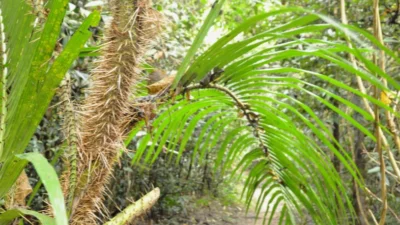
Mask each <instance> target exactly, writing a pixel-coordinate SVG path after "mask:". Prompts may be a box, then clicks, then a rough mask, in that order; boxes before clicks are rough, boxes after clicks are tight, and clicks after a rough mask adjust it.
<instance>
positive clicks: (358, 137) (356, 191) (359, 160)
mask: <svg viewBox="0 0 400 225" xmlns="http://www.w3.org/2000/svg"><path fill="white" fill-rule="evenodd" d="M354 130H355V135H354V138H355V143H354V149H353V160H354V162H355V164H356V165H357V168H358V169H359V171H360V173H361V175H362V176H363V177H365V175H366V172H365V168H366V161H365V159H364V157H363V154H362V152H363V142H364V134H363V133H362V132H361V131H360V130H359V129H357V128H355V129H354ZM352 192H353V206H354V209H355V210H356V214H357V223H356V225H367V223H368V221H366V218H367V217H366V215H365V212H366V211H367V205H366V202H365V197H364V196H363V195H361V194H360V193H361V192H362V190H361V189H360V187H359V186H358V185H357V182H356V181H355V180H354V179H353V190H352Z"/></svg>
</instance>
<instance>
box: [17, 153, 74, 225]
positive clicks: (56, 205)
mask: <svg viewBox="0 0 400 225" xmlns="http://www.w3.org/2000/svg"><path fill="white" fill-rule="evenodd" d="M17 157H18V158H20V159H22V160H26V161H29V162H30V163H32V164H33V166H34V167H35V169H36V172H37V173H38V175H39V177H40V180H41V181H42V183H43V185H44V187H45V188H46V190H47V193H48V194H49V199H50V204H51V208H52V209H53V214H54V217H55V221H56V224H57V225H67V224H68V219H67V212H66V209H65V202H64V195H63V193H62V190H61V185H60V182H59V181H58V177H57V173H56V171H55V170H54V168H53V167H52V166H51V165H50V163H49V162H47V160H46V158H44V157H43V156H42V155H41V154H39V153H25V154H22V155H18V156H17Z"/></svg>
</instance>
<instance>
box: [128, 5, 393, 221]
mask: <svg viewBox="0 0 400 225" xmlns="http://www.w3.org/2000/svg"><path fill="white" fill-rule="evenodd" d="M288 13H301V14H303V16H302V17H298V19H294V20H291V21H290V22H288V23H285V24H282V25H279V26H275V27H268V26H266V27H268V28H267V30H266V31H264V32H262V33H258V34H256V35H254V36H251V37H248V38H242V39H240V38H238V36H239V34H243V33H244V32H246V31H247V30H249V29H251V28H252V27H254V26H256V25H257V24H258V23H262V22H263V21H267V20H268V17H271V16H281V15H287V14H288ZM326 29H332V30H335V31H336V33H337V34H338V35H339V36H341V37H343V38H344V39H346V38H347V37H348V36H349V37H351V40H349V41H350V43H352V45H353V47H352V48H350V47H348V46H347V45H346V43H342V42H332V41H326V40H319V39H318V33H320V32H321V31H323V30H326ZM305 33H307V36H311V37H312V38H301V35H302V34H305ZM299 45H301V48H300V47H299ZM371 45H375V46H376V47H379V48H382V49H383V50H384V51H385V53H386V54H387V55H388V56H390V57H392V58H394V59H395V60H396V61H397V62H399V58H398V57H397V56H396V54H394V53H393V52H391V51H390V50H389V49H387V48H385V47H384V46H382V45H381V44H379V42H377V41H376V40H375V39H374V38H373V37H372V36H371V35H369V34H368V33H366V32H365V31H361V30H360V29H358V28H355V27H352V26H348V25H342V24H339V23H337V22H335V21H334V20H332V19H330V18H327V17H325V16H323V15H320V14H316V13H310V12H307V11H306V10H304V9H298V8H294V9H293V8H287V9H279V10H276V11H272V12H269V13H264V14H260V15H257V16H255V17H253V18H250V19H248V20H247V21H245V22H243V23H242V24H241V25H240V26H238V27H237V28H236V29H235V30H233V31H231V32H230V33H228V34H227V35H225V36H223V37H222V38H221V39H219V40H218V41H217V42H216V43H215V44H214V45H212V46H211V47H210V48H209V49H208V50H207V51H205V52H204V53H203V54H201V55H200V56H199V57H197V58H196V59H195V60H194V61H193V62H192V64H191V66H190V67H189V68H188V69H187V70H186V72H185V73H184V75H183V76H182V77H181V79H180V77H178V78H177V79H180V80H179V85H178V87H180V89H181V90H183V91H184V92H187V91H190V95H191V99H190V100H187V99H185V98H181V99H177V102H175V103H174V104H173V105H172V106H170V107H168V106H167V105H169V103H170V102H168V103H167V104H165V105H164V107H162V108H161V109H160V111H161V113H160V114H159V116H158V117H157V118H156V119H155V120H154V121H153V123H152V128H151V130H148V131H147V134H146V135H145V136H144V137H143V138H142V139H141V140H140V143H139V146H138V148H137V149H136V152H135V156H134V158H133V161H132V162H133V163H137V162H139V160H141V159H143V160H144V161H145V162H148V163H152V162H154V161H155V159H156V158H157V157H158V156H159V155H160V153H161V152H162V151H164V152H166V153H169V154H171V155H175V156H176V160H179V159H180V157H181V156H182V154H183V152H184V151H185V148H186V146H187V144H188V143H190V142H193V143H194V148H193V152H192V154H193V156H192V157H198V158H199V161H200V162H201V160H202V159H204V157H205V155H206V154H205V153H206V152H207V151H212V150H214V151H215V152H216V168H214V169H215V170H216V169H218V168H220V167H222V171H226V170H227V169H228V168H232V166H233V165H234V167H233V168H234V174H242V173H244V172H245V171H248V170H249V172H248V178H247V180H246V183H245V188H244V190H243V196H244V197H245V198H246V202H247V205H248V206H250V204H251V202H252V197H253V195H254V194H255V191H256V190H258V189H261V195H260V196H261V198H260V199H258V201H257V202H256V203H255V206H256V209H257V212H258V213H260V211H261V207H262V205H263V204H262V203H263V202H267V203H268V210H267V212H265V216H267V217H266V220H265V222H267V223H271V221H272V216H273V215H274V214H275V213H276V212H277V211H278V207H279V208H281V209H280V210H279V211H280V213H281V216H280V224H283V223H285V224H296V222H298V220H299V218H305V217H308V216H310V217H311V218H312V220H313V221H314V222H315V223H316V224H332V225H336V224H353V222H354V210H353V206H352V201H351V199H350V197H349V196H348V195H347V194H346V184H345V183H344V181H342V180H341V178H340V176H339V174H338V173H337V171H336V170H335V168H334V167H333V165H332V163H331V162H330V157H329V154H334V155H335V156H336V157H337V158H338V159H339V160H340V162H341V163H342V164H343V165H344V168H345V169H346V171H347V172H348V173H349V174H350V175H351V176H352V177H353V178H354V179H355V180H356V181H357V182H358V184H359V185H361V186H363V179H362V177H361V176H360V174H359V172H358V170H357V168H356V166H355V165H354V163H353V162H352V159H351V157H350V156H349V154H348V153H347V152H346V150H347V149H346V148H345V147H344V146H341V145H340V143H339V142H338V141H337V140H335V138H334V137H333V135H332V133H331V131H330V130H329V129H328V125H327V124H326V123H325V121H322V120H321V118H320V117H319V115H317V114H316V113H314V112H313V110H312V109H311V108H310V107H309V106H308V105H309V103H310V102H318V104H320V105H323V106H324V107H325V108H326V109H327V110H330V111H332V112H334V113H336V114H337V115H339V116H340V117H341V118H342V119H343V120H345V121H347V122H348V123H349V124H351V125H352V126H354V127H356V128H358V129H359V130H360V131H361V132H362V133H364V134H365V135H366V136H367V137H368V138H369V139H370V140H372V141H375V136H374V135H373V134H372V132H371V131H369V130H368V129H366V128H365V127H364V126H363V125H362V124H360V122H359V121H357V120H356V119H354V118H352V116H351V115H348V114H347V113H346V112H345V111H343V110H342V109H341V108H340V107H337V106H335V105H334V104H332V103H331V102H330V101H329V100H327V99H326V98H325V96H329V98H332V99H335V100H336V101H338V102H340V104H341V105H343V106H344V107H346V108H349V109H351V110H354V111H356V112H357V113H359V114H360V115H362V116H363V117H364V119H365V120H367V121H372V120H373V117H372V116H371V115H370V114H369V113H368V112H367V111H365V110H364V109H363V108H361V107H359V106H357V105H356V104H354V103H353V102H352V100H351V99H348V97H347V96H343V95H339V94H337V93H334V92H332V91H330V90H327V89H325V88H324V87H321V86H318V85H316V84H312V83H309V82H307V81H306V80H305V78H307V77H311V76H312V77H314V78H316V79H319V80H321V81H323V82H325V83H327V84H328V85H330V86H332V87H335V88H337V89H339V90H343V91H346V92H347V93H349V94H351V95H356V96H359V97H361V98H365V99H367V100H368V101H370V102H371V103H373V104H376V105H377V106H378V107H380V108H382V109H384V110H387V111H390V112H392V113H394V114H395V115H396V116H397V115H398V114H397V113H396V112H395V111H394V110H393V109H391V108H390V107H389V106H388V105H386V104H385V103H383V102H381V101H380V100H378V99H376V98H374V97H372V96H369V95H367V94H364V93H362V92H360V91H359V90H357V89H355V88H354V87H351V86H349V85H347V84H345V83H343V82H341V81H340V80H337V79H335V78H332V76H330V74H324V73H323V71H322V72H321V71H319V70H318V69H315V70H312V71H311V70H305V69H302V68H300V67H299V68H294V67H286V66H285V64H284V63H280V62H283V61H285V60H292V59H298V58H311V57H314V58H318V59H320V60H324V61H326V63H327V64H329V65H330V66H332V67H333V68H335V70H336V69H337V70H338V71H343V72H345V73H346V74H351V75H352V76H359V77H360V78H362V79H363V80H364V81H365V82H369V83H371V84H372V85H374V86H376V87H378V88H380V89H381V90H386V89H387V88H386V87H385V86H384V85H383V83H382V82H381V80H380V78H384V79H386V80H387V81H388V83H389V84H390V85H391V86H392V87H393V88H395V89H396V90H399V88H400V85H399V84H398V82H397V81H395V80H394V79H392V78H391V76H390V75H389V74H386V73H385V72H384V71H382V70H381V69H380V68H379V67H378V66H376V65H375V64H374V63H373V62H372V61H371V60H370V59H369V58H370V55H371V54H372V53H373V52H374V51H375V50H374V49H373V48H366V47H365V46H371ZM344 54H352V55H354V56H355V58H356V59H357V60H358V62H359V63H360V67H359V68H354V67H353V66H352V64H351V63H350V62H349V61H348V60H347V59H346V58H345V57H343V55H344ZM183 67H184V66H183ZM183 67H182V68H183ZM220 69H223V72H222V73H221V74H219V75H218V77H213V75H215V73H214V72H213V71H216V70H220ZM206 78H207V79H206ZM205 80H207V82H205ZM284 90H287V92H285V91H284ZM289 91H298V92H301V93H303V94H304V95H307V96H308V100H307V102H302V101H300V100H299V99H297V98H295V97H293V96H292V95H290V94H288V93H289ZM299 125H301V128H300V126H299ZM303 128H304V130H303ZM194 133H196V136H197V138H194V137H193V136H192V134H194ZM131 137H132V136H131ZM321 144H322V145H321ZM238 159H239V161H240V162H239V163H238V164H237V165H235V164H233V162H234V161H235V160H236V161H237V160H238Z"/></svg>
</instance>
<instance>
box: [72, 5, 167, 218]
mask: <svg viewBox="0 0 400 225" xmlns="http://www.w3.org/2000/svg"><path fill="white" fill-rule="evenodd" d="M109 4H110V7H111V13H112V15H113V20H112V22H111V24H110V26H109V27H108V29H107V31H106V34H105V42H106V44H105V45H104V47H103V48H102V58H101V60H99V61H98V62H97V68H96V69H94V70H93V71H92V79H93V83H92V86H91V87H90V89H89V95H88V97H87V99H86V100H85V102H84V104H83V106H82V114H83V116H82V118H81V123H82V129H81V131H80V133H81V137H82V146H81V148H80V149H79V160H78V162H79V163H78V174H79V175H80V177H79V179H78V186H77V190H76V195H75V199H74V204H73V208H74V212H73V213H72V224H96V213H98V212H102V213H104V211H103V208H104V207H103V204H102V199H103V194H104V191H105V185H106V184H107V182H108V180H109V178H110V175H111V173H112V168H113V164H114V162H115V161H116V160H117V159H116V158H117V154H118V151H119V150H120V149H121V148H122V146H123V145H122V139H123V137H122V136H123V132H124V129H125V126H126V123H127V121H129V119H127V118H124V117H125V115H127V114H128V113H127V111H128V109H129V102H130V101H129V100H130V96H131V95H132V91H133V89H134V87H135V85H136V84H137V83H138V82H139V81H140V80H141V77H140V72H141V70H140V68H139V65H140V61H141V58H142V56H143V54H144V52H145V50H146V49H147V46H148V44H149V41H150V40H151V39H152V38H154V37H155V36H156V34H157V33H158V31H159V18H160V16H159V14H158V12H157V11H155V10H153V9H151V8H150V0H138V1H132V0H111V1H110V3H109Z"/></svg>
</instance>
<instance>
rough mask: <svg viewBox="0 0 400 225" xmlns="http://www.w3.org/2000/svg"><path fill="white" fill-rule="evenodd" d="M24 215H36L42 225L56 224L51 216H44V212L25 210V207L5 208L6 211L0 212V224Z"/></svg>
mask: <svg viewBox="0 0 400 225" xmlns="http://www.w3.org/2000/svg"><path fill="white" fill-rule="evenodd" d="M25 215H28V216H34V217H36V218H37V219H38V220H39V222H40V223H41V224H43V225H56V223H55V221H54V219H53V218H51V217H49V216H46V215H44V214H41V213H38V212H35V211H32V210H27V209H22V208H20V209H10V210H7V211H5V212H3V213H1V214H0V225H8V224H10V223H11V222H12V221H13V220H14V219H17V218H19V217H24V216H25Z"/></svg>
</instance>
